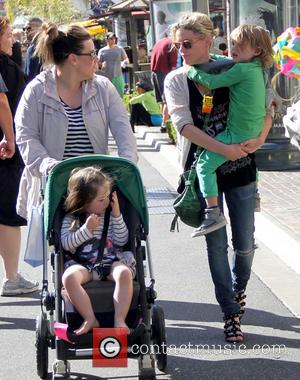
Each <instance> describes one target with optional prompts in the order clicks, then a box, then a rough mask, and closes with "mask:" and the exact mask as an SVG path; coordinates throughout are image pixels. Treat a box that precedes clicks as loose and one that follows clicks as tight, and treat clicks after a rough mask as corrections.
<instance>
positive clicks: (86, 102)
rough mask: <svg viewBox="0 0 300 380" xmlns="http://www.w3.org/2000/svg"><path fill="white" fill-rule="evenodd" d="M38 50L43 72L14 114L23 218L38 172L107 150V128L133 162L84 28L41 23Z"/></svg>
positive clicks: (128, 137) (127, 130)
mask: <svg viewBox="0 0 300 380" xmlns="http://www.w3.org/2000/svg"><path fill="white" fill-rule="evenodd" d="M36 54H37V55H38V57H39V58H40V59H41V61H42V62H43V65H44V68H45V70H44V71H43V72H42V73H40V74H39V75H38V76H37V77H36V78H35V79H34V80H32V81H31V82H30V83H29V84H28V85H27V87H26V89H25V91H24V94H23V96H22V98H21V101H20V104H19V106H18V110H17V113H16V117H15V123H16V140H17V144H18V146H19V149H20V152H21V155H22V157H23V160H24V163H25V169H24V172H23V176H22V180H21V184H20V190H19V197H18V204H17V211H18V213H19V214H20V215H22V216H23V217H25V218H27V215H28V211H29V210H30V209H31V206H32V205H33V204H38V202H39V199H38V196H39V192H38V189H39V182H40V178H41V177H42V175H45V174H47V173H48V172H49V171H50V170H51V168H52V167H53V166H54V165H55V164H56V163H57V162H59V161H61V160H64V159H66V158H69V157H74V156H79V155H82V154H92V153H100V154H107V153H108V133H109V130H110V131H111V133H112V135H113V137H114V139H115V140H116V144H117V147H118V154H119V156H121V157H125V158H127V159H129V160H131V161H133V162H137V150H136V142H135V138H134V135H133V133H132V130H131V126H130V123H129V120H128V116H127V111H126V109H125V107H124V105H123V103H122V100H121V98H120V96H119V95H118V93H117V91H116V89H115V88H114V86H113V85H112V83H111V82H110V81H109V80H108V79H107V78H104V77H102V76H98V75H95V70H96V69H97V66H98V65H97V64H98V62H97V55H96V53H95V50H94V43H93V41H92V39H91V36H90V35H89V34H88V33H87V32H86V30H85V29H83V28H81V27H79V26H74V25H72V26H69V27H68V28H67V29H66V30H60V29H58V28H57V26H56V25H55V24H53V23H48V24H43V26H42V31H41V33H40V35H39V39H38V42H37V47H36Z"/></svg>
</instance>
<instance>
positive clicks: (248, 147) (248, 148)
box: [240, 114, 273, 153]
mask: <svg viewBox="0 0 300 380" xmlns="http://www.w3.org/2000/svg"><path fill="white" fill-rule="evenodd" d="M272 121H273V118H272V116H271V115H270V114H267V115H266V116H265V122H264V126H263V129H262V131H261V133H260V135H259V136H258V137H256V138H255V139H249V140H246V141H243V142H242V143H241V144H240V145H241V147H242V148H243V150H244V151H245V152H247V153H253V152H255V151H256V150H257V149H259V148H260V147H261V146H262V145H263V144H264V143H265V141H266V138H267V137H268V134H269V132H270V129H271V128H272Z"/></svg>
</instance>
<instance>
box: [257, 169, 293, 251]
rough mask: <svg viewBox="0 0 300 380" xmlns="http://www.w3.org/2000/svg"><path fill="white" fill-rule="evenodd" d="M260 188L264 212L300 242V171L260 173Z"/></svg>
mask: <svg viewBox="0 0 300 380" xmlns="http://www.w3.org/2000/svg"><path fill="white" fill-rule="evenodd" d="M258 187H259V191H260V193H261V198H262V199H261V206H262V211H263V212H266V213H268V214H269V215H270V216H272V217H273V218H274V219H275V220H276V221H277V222H278V223H280V224H281V225H282V226H284V227H285V228H288V229H289V230H290V231H291V232H293V233H295V236H296V238H297V239H299V241H300V171H285V172H260V173H259V185H258ZM299 254H300V252H299Z"/></svg>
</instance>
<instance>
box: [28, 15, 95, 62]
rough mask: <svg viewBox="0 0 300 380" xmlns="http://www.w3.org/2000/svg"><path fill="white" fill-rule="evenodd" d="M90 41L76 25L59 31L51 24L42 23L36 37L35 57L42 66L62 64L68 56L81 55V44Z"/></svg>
mask: <svg viewBox="0 0 300 380" xmlns="http://www.w3.org/2000/svg"><path fill="white" fill-rule="evenodd" d="M90 39H91V36H90V35H89V33H88V32H87V31H86V30H85V29H84V28H82V27H81V26H78V25H70V26H68V27H67V28H66V29H65V30H63V29H59V28H58V27H57V25H55V24H54V23H53V22H49V23H44V24H43V25H42V27H41V31H40V33H39V35H38V37H37V45H36V49H35V55H36V56H38V57H39V58H40V60H41V61H42V62H43V65H44V66H49V65H52V64H55V65H59V64H61V63H63V62H64V61H65V60H66V59H67V58H68V56H69V55H70V54H71V53H73V54H79V53H82V50H83V42H84V41H88V40H90Z"/></svg>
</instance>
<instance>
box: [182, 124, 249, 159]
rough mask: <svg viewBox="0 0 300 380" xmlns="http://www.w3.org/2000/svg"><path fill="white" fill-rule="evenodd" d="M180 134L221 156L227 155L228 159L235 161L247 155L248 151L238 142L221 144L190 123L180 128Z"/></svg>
mask: <svg viewBox="0 0 300 380" xmlns="http://www.w3.org/2000/svg"><path fill="white" fill-rule="evenodd" d="M181 134H182V136H184V137H186V138H187V139H189V140H190V141H192V142H193V143H194V144H196V145H199V146H201V147H202V148H205V149H207V150H209V151H211V152H215V153H218V154H221V155H222V156H225V157H227V158H228V160H230V161H235V160H238V159H239V158H242V157H245V156H247V155H248V153H247V152H246V151H245V150H244V149H243V148H242V146H240V145H239V144H231V145H226V144H223V143H221V142H219V141H217V140H215V139H213V138H212V137H210V136H208V134H206V133H205V132H203V131H201V130H200V129H199V128H197V127H195V126H194V125H192V124H187V125H186V126H185V127H184V128H183V129H182V132H181Z"/></svg>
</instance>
